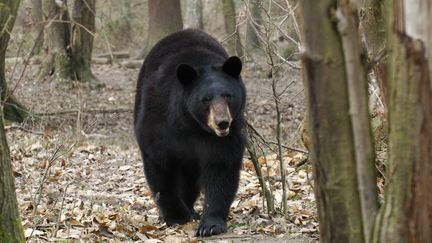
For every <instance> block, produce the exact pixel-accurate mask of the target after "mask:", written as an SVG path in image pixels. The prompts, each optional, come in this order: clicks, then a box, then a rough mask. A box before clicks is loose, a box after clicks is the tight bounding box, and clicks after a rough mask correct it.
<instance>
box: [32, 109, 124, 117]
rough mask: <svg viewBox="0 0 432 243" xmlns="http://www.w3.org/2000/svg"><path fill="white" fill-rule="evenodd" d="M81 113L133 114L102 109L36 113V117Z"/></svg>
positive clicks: (121, 110)
mask: <svg viewBox="0 0 432 243" xmlns="http://www.w3.org/2000/svg"><path fill="white" fill-rule="evenodd" d="M78 112H81V113H93V114H94V113H97V114H110V113H128V112H133V110H132V109H112V110H100V109H89V110H82V111H79V110H69V111H54V112H44V113H36V114H34V115H35V116H55V115H70V114H77V113H78Z"/></svg>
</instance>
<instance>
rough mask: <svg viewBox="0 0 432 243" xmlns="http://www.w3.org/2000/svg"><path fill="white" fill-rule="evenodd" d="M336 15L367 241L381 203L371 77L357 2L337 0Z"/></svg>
mask: <svg viewBox="0 0 432 243" xmlns="http://www.w3.org/2000/svg"><path fill="white" fill-rule="evenodd" d="M336 18H337V20H338V24H337V26H338V30H339V33H340V36H341V40H342V46H343V52H344V57H345V68H346V71H347V81H348V98H349V104H350V108H349V113H350V115H351V123H352V133H353V136H354V146H355V157H356V165H357V176H358V185H359V196H360V204H361V209H362V220H363V232H364V238H365V240H366V242H369V239H370V237H371V235H372V233H371V232H372V229H373V224H374V222H375V216H376V214H377V211H378V206H379V203H378V192H377V186H376V169H375V152H374V144H373V139H372V132H371V125H370V120H369V109H368V81H367V78H366V72H365V68H364V66H363V63H362V51H361V43H360V37H359V32H358V29H357V23H356V18H357V9H356V8H355V5H354V4H351V3H350V0H338V9H337V12H336Z"/></svg>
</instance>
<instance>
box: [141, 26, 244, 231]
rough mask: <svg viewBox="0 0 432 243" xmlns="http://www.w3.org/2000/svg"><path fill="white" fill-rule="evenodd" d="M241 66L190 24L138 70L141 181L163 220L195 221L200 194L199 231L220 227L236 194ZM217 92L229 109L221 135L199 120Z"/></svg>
mask: <svg viewBox="0 0 432 243" xmlns="http://www.w3.org/2000/svg"><path fill="white" fill-rule="evenodd" d="M240 71H241V62H240V60H239V59H238V58H236V57H231V58H229V59H228V55H227V53H226V52H225V50H224V49H223V47H222V46H221V45H220V44H219V43H218V42H217V41H216V40H215V39H213V38H212V37H211V36H209V35H208V34H206V33H204V32H202V31H199V30H192V29H189V30H183V31H180V32H176V33H174V34H171V35H170V36H168V37H166V38H164V39H163V40H161V41H160V42H159V43H158V44H156V45H155V47H154V48H153V49H152V50H151V51H150V53H149V54H148V56H147V58H146V60H145V61H144V64H143V67H142V68H141V71H140V74H139V79H138V84H137V93H136V99H135V112H134V124H135V135H136V138H137V141H138V144H139V147H140V149H141V153H142V157H143V160H144V171H145V175H146V178H147V181H148V184H149V186H150V189H151V191H152V193H153V196H154V198H155V201H156V202H157V205H158V207H159V209H160V211H161V214H162V217H163V219H164V220H165V222H166V223H167V224H168V225H173V224H183V223H186V222H188V221H190V220H191V219H196V218H198V214H197V213H196V212H195V210H194V203H195V201H196V199H197V197H198V195H199V193H200V191H201V190H202V191H203V192H204V194H205V199H204V211H203V214H202V217H201V222H200V225H199V227H198V230H197V235H198V236H209V235H214V234H220V233H223V232H226V230H227V227H226V220H227V217H228V213H229V207H230V205H231V203H232V202H233V200H234V197H235V194H236V192H237V188H238V183H239V175H240V167H241V161H242V155H243V152H244V146H245V137H244V134H243V127H244V117H243V109H244V105H245V98H246V91H245V88H244V85H243V81H242V79H241V77H240V76H239V73H240ZM217 97H219V98H221V97H222V98H223V99H225V102H226V103H227V104H228V106H229V108H230V111H231V114H232V119H233V120H232V123H231V127H230V132H229V134H228V135H227V136H225V137H218V136H216V135H215V133H214V132H213V131H212V130H211V129H210V128H209V127H208V126H207V123H206V122H207V113H208V110H209V107H208V101H209V100H211V99H214V98H217Z"/></svg>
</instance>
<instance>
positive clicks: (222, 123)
mask: <svg viewBox="0 0 432 243" xmlns="http://www.w3.org/2000/svg"><path fill="white" fill-rule="evenodd" d="M216 125H217V126H218V127H219V128H220V129H223V130H225V129H227V128H228V127H229V121H228V120H221V121H218V122H217V123H216Z"/></svg>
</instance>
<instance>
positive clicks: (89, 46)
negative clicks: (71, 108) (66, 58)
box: [71, 0, 96, 82]
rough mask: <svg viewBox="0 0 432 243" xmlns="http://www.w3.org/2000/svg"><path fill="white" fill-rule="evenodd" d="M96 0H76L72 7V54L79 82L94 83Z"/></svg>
mask: <svg viewBox="0 0 432 243" xmlns="http://www.w3.org/2000/svg"><path fill="white" fill-rule="evenodd" d="M95 6H96V0H74V1H73V5H72V16H71V17H72V20H73V22H72V24H71V33H72V39H71V54H72V63H73V64H72V65H73V72H74V75H75V77H76V79H77V80H80V81H83V82H89V81H94V80H95V77H94V76H93V73H92V71H91V55H92V51H93V34H94V32H95V16H96V8H95Z"/></svg>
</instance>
